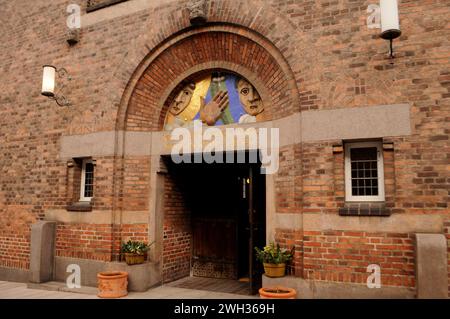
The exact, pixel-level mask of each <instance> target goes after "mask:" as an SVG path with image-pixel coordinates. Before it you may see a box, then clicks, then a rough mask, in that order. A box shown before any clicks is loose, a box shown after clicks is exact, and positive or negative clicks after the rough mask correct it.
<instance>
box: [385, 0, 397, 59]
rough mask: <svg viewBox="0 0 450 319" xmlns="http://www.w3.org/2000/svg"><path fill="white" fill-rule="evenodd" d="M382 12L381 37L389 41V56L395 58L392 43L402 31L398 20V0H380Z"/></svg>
mask: <svg viewBox="0 0 450 319" xmlns="http://www.w3.org/2000/svg"><path fill="white" fill-rule="evenodd" d="M380 11H381V34H380V37H381V38H383V39H385V40H389V56H390V57H391V59H392V58H394V50H393V48H392V41H393V40H394V39H395V38H398V37H399V36H400V35H401V34H402V32H401V31H400V22H399V18H398V4H397V0H380Z"/></svg>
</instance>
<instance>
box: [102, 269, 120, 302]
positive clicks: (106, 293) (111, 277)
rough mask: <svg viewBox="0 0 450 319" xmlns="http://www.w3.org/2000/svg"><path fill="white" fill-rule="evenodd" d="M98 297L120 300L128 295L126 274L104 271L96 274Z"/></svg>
mask: <svg viewBox="0 0 450 319" xmlns="http://www.w3.org/2000/svg"><path fill="white" fill-rule="evenodd" d="M97 281H98V296H99V297H100V298H120V297H125V296H126V295H128V273H127V272H125V271H104V272H100V273H98V274H97Z"/></svg>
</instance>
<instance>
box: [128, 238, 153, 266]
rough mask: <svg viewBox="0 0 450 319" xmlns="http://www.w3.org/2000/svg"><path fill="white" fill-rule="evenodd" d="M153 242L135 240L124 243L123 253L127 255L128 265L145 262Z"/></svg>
mask: <svg viewBox="0 0 450 319" xmlns="http://www.w3.org/2000/svg"><path fill="white" fill-rule="evenodd" d="M153 243H154V242H153ZM153 243H151V244H150V245H148V244H146V243H144V242H141V241H133V240H129V241H127V242H126V243H125V242H124V243H122V247H121V253H122V254H123V255H124V256H125V262H126V263H127V264H128V265H137V264H143V263H144V262H145V260H146V257H147V251H148V250H149V249H150V246H151V245H153Z"/></svg>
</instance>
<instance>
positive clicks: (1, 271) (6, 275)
mask: <svg viewBox="0 0 450 319" xmlns="http://www.w3.org/2000/svg"><path fill="white" fill-rule="evenodd" d="M29 278H30V271H29V270H27V269H19V268H8V267H0V280H1V281H12V282H28V279H29Z"/></svg>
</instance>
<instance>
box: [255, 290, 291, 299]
mask: <svg viewBox="0 0 450 319" xmlns="http://www.w3.org/2000/svg"><path fill="white" fill-rule="evenodd" d="M259 296H260V297H261V299H295V298H297V291H296V290H295V289H293V288H287V287H269V288H264V287H263V288H261V289H259Z"/></svg>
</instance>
